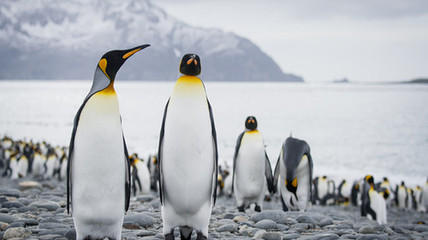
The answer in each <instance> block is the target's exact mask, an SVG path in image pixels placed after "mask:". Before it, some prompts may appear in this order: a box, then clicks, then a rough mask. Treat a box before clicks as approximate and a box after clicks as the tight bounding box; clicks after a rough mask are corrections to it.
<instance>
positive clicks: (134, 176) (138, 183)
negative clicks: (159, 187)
mask: <svg viewBox="0 0 428 240" xmlns="http://www.w3.org/2000/svg"><path fill="white" fill-rule="evenodd" d="M130 161H131V188H132V192H133V193H134V196H137V195H140V194H142V195H147V194H149V193H150V172H149V168H148V167H147V165H146V164H145V163H144V162H143V160H141V159H139V158H138V154H136V153H134V154H133V155H132V156H131V157H130Z"/></svg>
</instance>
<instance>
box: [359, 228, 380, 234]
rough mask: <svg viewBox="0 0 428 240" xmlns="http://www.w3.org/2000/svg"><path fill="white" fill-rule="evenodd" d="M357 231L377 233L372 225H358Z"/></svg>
mask: <svg viewBox="0 0 428 240" xmlns="http://www.w3.org/2000/svg"><path fill="white" fill-rule="evenodd" d="M358 232H359V233H362V234H374V233H377V231H376V230H375V229H374V228H373V227H369V226H363V227H360V228H359V229H358Z"/></svg>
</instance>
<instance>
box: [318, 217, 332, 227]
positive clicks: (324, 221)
mask: <svg viewBox="0 0 428 240" xmlns="http://www.w3.org/2000/svg"><path fill="white" fill-rule="evenodd" d="M332 224H333V219H332V218H331V217H325V218H323V219H322V220H321V221H319V222H318V226H320V227H325V226H327V225H332Z"/></svg>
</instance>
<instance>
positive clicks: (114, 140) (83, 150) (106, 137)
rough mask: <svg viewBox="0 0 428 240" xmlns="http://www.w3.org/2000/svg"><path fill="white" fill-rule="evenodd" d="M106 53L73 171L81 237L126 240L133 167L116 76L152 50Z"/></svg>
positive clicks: (71, 193) (74, 149)
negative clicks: (123, 234) (131, 59)
mask: <svg viewBox="0 0 428 240" xmlns="http://www.w3.org/2000/svg"><path fill="white" fill-rule="evenodd" d="M148 46H149V45H142V46H138V47H135V48H131V49H128V50H115V51H110V52H108V53H106V54H104V55H103V56H102V57H101V59H100V61H99V62H98V65H97V67H96V70H95V75H94V80H93V83H92V88H91V90H90V92H89V94H88V95H87V96H86V98H85V99H84V101H83V104H82V105H81V107H80V108H79V110H78V112H77V114H76V116H75V118H74V127H73V132H72V135H71V140H70V147H69V154H68V156H69V162H68V168H67V210H69V207H70V204H71V208H72V212H73V221H74V225H75V228H76V239H77V240H81V239H103V238H109V239H121V230H122V224H123V218H124V214H125V211H126V210H127V209H128V206H129V196H130V164H129V160H128V152H127V148H126V144H125V138H124V136H123V132H122V124H121V116H120V113H119V103H118V99H117V95H116V92H115V89H114V86H113V84H114V80H115V77H116V73H117V71H118V70H119V68H120V67H121V66H122V64H123V63H124V62H125V61H126V60H127V59H128V58H129V57H131V56H132V55H133V54H134V53H136V52H138V51H140V50H142V49H143V48H146V47H148Z"/></svg>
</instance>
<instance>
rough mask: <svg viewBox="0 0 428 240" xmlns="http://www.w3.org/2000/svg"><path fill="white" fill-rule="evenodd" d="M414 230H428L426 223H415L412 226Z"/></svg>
mask: <svg viewBox="0 0 428 240" xmlns="http://www.w3.org/2000/svg"><path fill="white" fill-rule="evenodd" d="M414 230H415V231H417V232H428V226H427V225H417V226H415V227H414Z"/></svg>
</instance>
